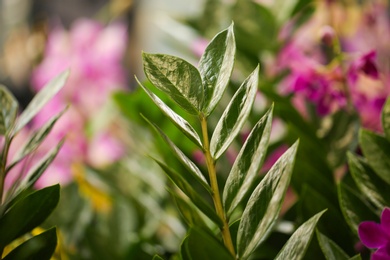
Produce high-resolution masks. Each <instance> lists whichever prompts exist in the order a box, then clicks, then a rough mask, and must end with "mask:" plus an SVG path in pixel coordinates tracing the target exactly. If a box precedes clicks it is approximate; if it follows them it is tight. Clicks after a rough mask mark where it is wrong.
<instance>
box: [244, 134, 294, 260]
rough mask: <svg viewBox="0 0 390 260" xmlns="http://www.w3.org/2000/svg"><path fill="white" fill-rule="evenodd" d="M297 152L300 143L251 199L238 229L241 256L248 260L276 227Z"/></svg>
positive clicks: (275, 166) (291, 149)
mask: <svg viewBox="0 0 390 260" xmlns="http://www.w3.org/2000/svg"><path fill="white" fill-rule="evenodd" d="M297 149H298V142H296V143H295V144H294V145H293V146H292V147H290V148H289V149H288V150H287V151H286V152H285V153H284V154H283V155H282V156H281V157H280V158H279V159H278V161H277V162H276V163H275V164H274V165H273V166H272V168H271V169H270V170H269V172H268V173H267V175H266V176H265V177H264V178H263V180H262V181H261V182H260V184H259V185H258V186H257V187H256V189H255V190H254V191H253V193H252V195H251V197H250V198H249V200H248V204H247V205H246V207H245V210H244V213H243V214H242V217H241V222H240V226H239V228H238V235H237V253H238V256H239V257H241V258H243V259H246V258H248V257H249V256H250V255H251V253H252V252H253V251H254V250H255V249H256V247H257V246H258V245H259V244H260V243H261V242H262V241H264V239H265V238H266V236H267V235H268V234H269V232H270V231H271V229H272V227H273V226H274V224H275V222H276V220H277V218H278V215H279V212H280V208H281V206H282V202H283V199H284V196H285V194H286V190H287V187H288V185H289V182H290V178H291V174H292V170H293V166H294V161H295V155H296V152H297Z"/></svg>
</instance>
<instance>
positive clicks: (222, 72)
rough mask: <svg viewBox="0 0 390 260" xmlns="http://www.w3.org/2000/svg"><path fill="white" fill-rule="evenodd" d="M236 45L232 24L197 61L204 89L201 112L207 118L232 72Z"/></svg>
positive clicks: (211, 43)
mask: <svg viewBox="0 0 390 260" xmlns="http://www.w3.org/2000/svg"><path fill="white" fill-rule="evenodd" d="M235 53H236V43H235V40H234V33H233V24H232V25H230V27H229V28H228V29H226V30H224V31H222V32H220V33H219V34H217V35H216V36H215V37H214V38H213V39H212V40H211V42H210V44H209V45H208V46H207V48H206V50H205V52H204V53H203V55H202V57H201V58H200V61H199V72H200V75H201V77H202V83H203V88H204V104H203V109H202V111H203V112H204V114H205V115H206V116H208V115H209V114H210V113H211V112H212V111H213V110H214V108H215V106H216V105H217V104H218V102H219V101H220V100H221V98H222V95H223V93H224V92H225V89H226V87H227V85H228V83H229V79H230V76H231V74H232V71H233V65H234V55H235Z"/></svg>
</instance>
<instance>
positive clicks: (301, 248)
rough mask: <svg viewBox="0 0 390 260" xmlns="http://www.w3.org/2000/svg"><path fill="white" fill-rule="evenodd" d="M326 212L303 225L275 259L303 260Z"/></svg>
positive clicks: (318, 214)
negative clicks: (316, 228) (317, 226)
mask: <svg viewBox="0 0 390 260" xmlns="http://www.w3.org/2000/svg"><path fill="white" fill-rule="evenodd" d="M324 212H325V210H323V211H321V212H319V213H317V214H316V215H314V216H313V217H312V218H310V219H309V220H308V221H306V222H305V223H303V224H302V225H301V226H300V227H299V228H298V229H297V230H296V231H295V232H294V234H293V235H292V236H291V237H290V239H289V240H288V241H287V243H286V244H285V245H284V246H283V248H282V250H280V252H279V254H278V255H277V256H276V258H275V259H276V260H286V259H294V260H298V259H302V258H303V257H304V256H305V253H306V250H307V248H308V246H309V244H310V241H311V238H312V236H313V233H314V230H315V227H316V225H317V222H318V220H319V219H320V217H321V215H322V214H324Z"/></svg>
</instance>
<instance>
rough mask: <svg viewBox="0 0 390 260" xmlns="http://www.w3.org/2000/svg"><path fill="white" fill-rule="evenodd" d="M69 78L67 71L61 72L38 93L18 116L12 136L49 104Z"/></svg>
mask: <svg viewBox="0 0 390 260" xmlns="http://www.w3.org/2000/svg"><path fill="white" fill-rule="evenodd" d="M68 76H69V70H67V71H65V72H62V73H61V74H60V75H58V76H56V77H55V78H54V79H52V80H51V81H50V82H49V83H47V84H46V85H45V86H44V88H43V89H42V90H41V91H39V92H38V93H37V94H36V95H35V97H34V98H33V100H31V102H30V103H29V104H28V105H27V107H26V109H25V110H24V111H23V112H22V113H21V114H20V116H19V118H18V120H17V121H16V126H15V129H14V131H13V133H14V134H16V133H17V132H19V131H20V130H21V129H22V128H23V127H24V126H25V125H26V124H27V123H28V122H30V120H31V119H32V118H33V117H34V116H35V115H36V114H37V113H38V112H39V111H40V110H41V109H42V108H43V107H44V106H45V105H46V103H47V102H49V101H50V100H51V99H52V98H53V97H54V96H55V95H56V94H57V93H58V91H60V90H61V88H62V87H63V86H64V85H65V81H66V79H67V78H68Z"/></svg>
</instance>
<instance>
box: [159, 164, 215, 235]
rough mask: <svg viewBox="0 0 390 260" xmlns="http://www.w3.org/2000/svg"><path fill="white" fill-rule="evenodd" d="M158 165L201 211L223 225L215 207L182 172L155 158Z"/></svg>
mask: <svg viewBox="0 0 390 260" xmlns="http://www.w3.org/2000/svg"><path fill="white" fill-rule="evenodd" d="M153 160H155V161H156V162H157V163H158V165H159V166H160V167H161V168H162V169H163V170H164V172H165V173H166V174H167V176H168V177H169V179H170V180H171V181H172V182H173V183H174V184H175V185H176V186H177V187H178V188H179V189H180V190H182V191H183V192H184V194H185V195H187V196H188V198H189V199H190V200H191V201H192V203H194V204H195V205H196V206H197V207H198V209H199V210H200V211H202V212H203V213H204V214H205V215H206V216H207V217H209V218H210V219H211V220H212V221H214V222H215V223H216V224H217V225H218V226H219V227H221V226H222V220H221V219H220V218H219V217H218V215H217V213H216V212H215V210H214V209H212V208H211V207H210V205H209V204H207V202H206V201H205V200H204V199H203V198H202V197H201V196H200V195H199V194H198V193H197V192H196V191H195V190H194V188H193V187H192V186H191V184H189V183H188V182H187V181H186V180H185V179H184V178H183V177H182V176H181V175H180V174H178V173H177V172H175V171H174V170H173V169H171V168H169V167H168V166H166V165H165V164H164V163H162V162H160V161H159V160H157V159H155V158H153Z"/></svg>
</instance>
